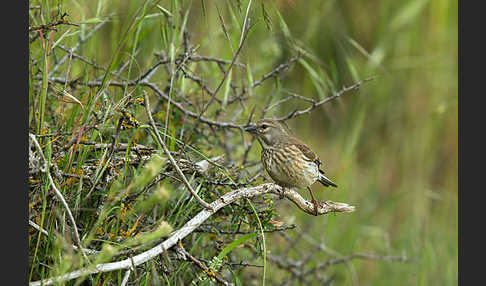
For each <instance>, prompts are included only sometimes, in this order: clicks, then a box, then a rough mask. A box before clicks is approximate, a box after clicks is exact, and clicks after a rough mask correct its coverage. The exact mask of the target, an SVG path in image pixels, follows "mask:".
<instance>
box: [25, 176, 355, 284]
mask: <svg viewBox="0 0 486 286" xmlns="http://www.w3.org/2000/svg"><path fill="white" fill-rule="evenodd" d="M268 193H272V194H276V195H279V196H284V197H286V198H287V199H289V200H291V201H292V202H294V203H295V204H296V205H297V206H298V207H299V208H300V209H301V210H303V211H305V212H306V213H308V214H312V215H314V205H313V204H312V202H309V201H307V200H305V199H304V198H303V197H302V196H301V195H300V194H299V193H297V192H296V191H294V190H285V191H283V189H282V187H280V186H278V185H276V184H273V183H266V184H261V185H259V186H256V187H250V188H242V189H238V190H234V191H231V192H229V193H226V194H224V195H223V196H222V197H220V198H219V199H217V200H215V201H213V202H212V203H211V204H210V207H211V208H212V209H213V210H214V211H210V210H207V209H203V210H201V211H200V212H199V213H198V214H197V215H196V216H194V217H193V218H192V219H191V220H189V221H188V222H187V223H186V224H185V225H184V226H183V227H182V228H180V229H179V230H177V231H174V232H172V233H171V234H170V236H169V238H168V239H166V240H165V241H163V242H162V243H160V244H158V245H157V246H155V247H153V248H151V249H149V250H147V251H145V252H142V253H140V254H138V255H135V256H133V257H132V258H131V259H130V258H128V259H125V260H122V261H118V262H111V263H104V264H98V265H95V266H94V267H88V268H83V269H80V270H76V271H73V272H71V273H68V274H65V275H62V276H58V277H54V278H50V279H46V280H42V281H35V282H31V283H30V284H29V285H31V286H36V285H41V283H42V285H51V284H53V283H54V282H61V281H66V280H72V279H75V278H77V277H80V276H82V275H89V274H95V273H100V272H110V271H115V270H120V269H128V268H130V267H132V262H133V265H134V266H138V265H140V264H142V263H145V262H147V261H149V260H151V259H153V258H154V257H157V256H158V255H160V254H161V253H162V252H164V251H165V250H167V249H169V248H171V247H173V246H174V245H176V244H177V242H178V241H180V240H182V239H183V238H184V237H186V236H187V235H189V234H190V233H192V232H194V230H196V229H197V228H198V227H199V226H200V225H201V224H202V223H203V222H204V221H206V220H207V219H208V218H209V217H211V216H212V215H213V214H214V213H216V212H217V211H218V210H220V209H221V208H223V207H225V206H227V205H229V204H231V203H233V202H235V201H237V200H240V199H243V198H252V197H255V196H261V195H264V194H268ZM354 210H355V207H354V206H351V205H348V204H345V203H337V202H331V201H327V202H326V203H325V204H322V205H321V206H319V208H318V214H320V215H324V214H329V213H336V212H343V213H349V212H353V211H354Z"/></svg>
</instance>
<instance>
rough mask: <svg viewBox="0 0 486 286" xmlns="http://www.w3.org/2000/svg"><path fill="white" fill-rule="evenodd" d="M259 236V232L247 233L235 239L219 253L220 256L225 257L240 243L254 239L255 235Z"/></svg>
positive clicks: (220, 257)
mask: <svg viewBox="0 0 486 286" xmlns="http://www.w3.org/2000/svg"><path fill="white" fill-rule="evenodd" d="M256 236H258V233H249V234H245V235H243V236H242V237H240V238H238V239H237V240H235V241H233V242H232V243H230V244H228V245H227V246H226V247H225V248H224V249H223V250H222V251H221V252H220V253H219V254H218V258H219V259H223V257H225V256H226V254H228V253H229V252H230V251H231V250H233V249H234V248H235V247H237V246H238V245H240V244H243V242H245V241H247V240H249V239H252V238H254V237H256Z"/></svg>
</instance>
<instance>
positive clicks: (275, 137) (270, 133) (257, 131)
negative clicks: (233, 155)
mask: <svg viewBox="0 0 486 286" xmlns="http://www.w3.org/2000/svg"><path fill="white" fill-rule="evenodd" d="M245 131H246V132H249V133H251V134H253V135H254V136H255V137H256V138H257V139H258V141H259V142H260V144H261V145H262V147H263V148H268V147H272V146H274V145H275V144H278V143H279V142H285V140H286V138H287V137H288V134H287V131H286V130H285V129H284V128H283V126H282V125H281V124H280V123H279V122H278V121H277V120H273V119H261V120H259V121H258V122H257V123H256V124H253V123H250V124H248V125H246V126H245Z"/></svg>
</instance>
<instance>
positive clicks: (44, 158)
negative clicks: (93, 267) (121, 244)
mask: <svg viewBox="0 0 486 286" xmlns="http://www.w3.org/2000/svg"><path fill="white" fill-rule="evenodd" d="M29 136H30V138H31V139H32V141H33V142H34V144H35V146H36V147H37V150H39V154H40V155H41V157H42V159H43V160H44V172H45V173H46V175H47V178H48V179H49V182H50V184H51V186H52V189H54V192H55V194H56V195H57V197H58V199H59V200H60V201H61V203H62V205H63V206H64V208H65V209H66V212H67V213H68V217H69V219H70V220H71V223H72V224H73V230H74V231H73V232H74V240H75V241H76V244H77V245H78V247H79V249H83V246H82V245H81V239H79V233H78V227H77V226H76V221H75V220H74V216H73V214H72V212H71V209H70V208H69V205H68V204H67V202H66V200H65V199H64V197H63V196H62V193H61V192H60V191H59V190H58V189H57V187H56V185H55V184H54V180H53V179H52V176H51V173H50V172H49V171H48V169H49V168H48V164H47V159H46V157H44V152H42V148H41V146H40V145H39V142H37V139H35V135H34V134H31V133H29ZM81 253H82V254H83V256H84V258H86V260H87V261H89V259H88V256H86V254H85V253H84V252H83V251H81Z"/></svg>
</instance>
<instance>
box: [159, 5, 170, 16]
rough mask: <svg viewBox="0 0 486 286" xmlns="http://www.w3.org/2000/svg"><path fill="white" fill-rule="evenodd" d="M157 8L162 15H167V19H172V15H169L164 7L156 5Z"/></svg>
mask: <svg viewBox="0 0 486 286" xmlns="http://www.w3.org/2000/svg"><path fill="white" fill-rule="evenodd" d="M157 8H159V10H160V11H162V13H164V14H165V15H167V16H169V17H173V16H172V13H170V12H169V10H167V9H165V8H164V7H162V6H160V5H159V4H157Z"/></svg>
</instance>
